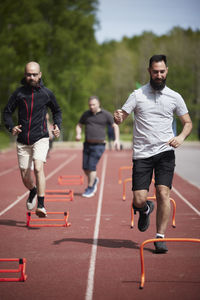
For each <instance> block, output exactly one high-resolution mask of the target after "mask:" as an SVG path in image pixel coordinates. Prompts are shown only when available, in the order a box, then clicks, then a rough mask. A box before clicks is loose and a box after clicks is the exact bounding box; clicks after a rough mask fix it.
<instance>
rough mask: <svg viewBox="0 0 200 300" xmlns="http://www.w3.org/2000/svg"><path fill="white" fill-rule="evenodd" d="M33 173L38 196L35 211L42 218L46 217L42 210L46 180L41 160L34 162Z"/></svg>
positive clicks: (43, 209)
mask: <svg viewBox="0 0 200 300" xmlns="http://www.w3.org/2000/svg"><path fill="white" fill-rule="evenodd" d="M34 173H35V178H36V185H37V195H38V206H37V209H36V214H37V216H39V217H41V218H43V217H46V215H47V214H46V209H45V208H44V195H45V187H46V180H45V175H44V162H43V161H41V160H35V161H34Z"/></svg>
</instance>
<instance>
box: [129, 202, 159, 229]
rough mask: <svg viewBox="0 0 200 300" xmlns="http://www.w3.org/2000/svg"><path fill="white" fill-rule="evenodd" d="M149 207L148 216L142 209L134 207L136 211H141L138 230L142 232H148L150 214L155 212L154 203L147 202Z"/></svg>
mask: <svg viewBox="0 0 200 300" xmlns="http://www.w3.org/2000/svg"><path fill="white" fill-rule="evenodd" d="M146 203H147V205H148V206H149V212H148V214H147V213H145V212H143V211H142V210H141V209H137V208H135V207H134V206H133V208H134V210H135V211H139V214H140V217H139V220H138V229H139V230H140V231H142V232H144V231H146V230H147V229H148V227H149V224H150V213H152V211H153V210H154V203H153V202H152V201H148V200H147V202H146Z"/></svg>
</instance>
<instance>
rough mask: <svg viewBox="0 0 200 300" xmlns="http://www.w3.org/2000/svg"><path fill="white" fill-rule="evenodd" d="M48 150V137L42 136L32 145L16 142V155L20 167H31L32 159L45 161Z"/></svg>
mask: <svg viewBox="0 0 200 300" xmlns="http://www.w3.org/2000/svg"><path fill="white" fill-rule="evenodd" d="M48 150H49V138H43V139H40V140H39V141H37V142H36V143H34V144H33V145H24V144H21V143H17V156H18V163H19V167H20V169H28V168H31V167H32V163H33V160H40V161H43V162H46V157H47V153H48Z"/></svg>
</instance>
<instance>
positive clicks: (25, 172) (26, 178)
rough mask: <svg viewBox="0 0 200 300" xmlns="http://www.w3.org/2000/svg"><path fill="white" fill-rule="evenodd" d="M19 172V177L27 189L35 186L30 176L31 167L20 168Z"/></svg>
mask: <svg viewBox="0 0 200 300" xmlns="http://www.w3.org/2000/svg"><path fill="white" fill-rule="evenodd" d="M20 172H21V177H22V181H23V184H24V185H25V187H26V188H27V189H29V190H32V189H33V188H34V187H35V183H34V180H33V177H32V173H31V169H30V168H28V169H21V168H20Z"/></svg>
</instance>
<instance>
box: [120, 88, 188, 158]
mask: <svg viewBox="0 0 200 300" xmlns="http://www.w3.org/2000/svg"><path fill="white" fill-rule="evenodd" d="M122 109H123V110H124V111H125V112H127V113H128V114H130V113H132V112H134V124H133V159H140V158H147V157H151V156H153V155H156V154H158V153H161V152H164V151H168V150H172V149H174V148H173V147H171V146H169V145H167V142H168V141H169V140H170V139H171V138H172V137H173V136H174V134H173V129H172V122H173V116H174V114H176V115H177V116H182V115H185V114H186V113H188V109H187V107H186V105H185V102H184V100H183V98H182V97H181V95H180V94H178V93H177V92H175V91H173V90H171V89H170V88H168V87H166V86H165V87H164V89H163V90H162V91H155V90H154V89H153V88H152V87H151V85H150V83H148V84H146V85H144V86H142V87H141V88H139V89H138V90H135V91H134V92H133V93H132V94H131V95H130V96H129V97H128V99H127V101H126V102H125V104H124V105H123V106H122Z"/></svg>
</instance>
